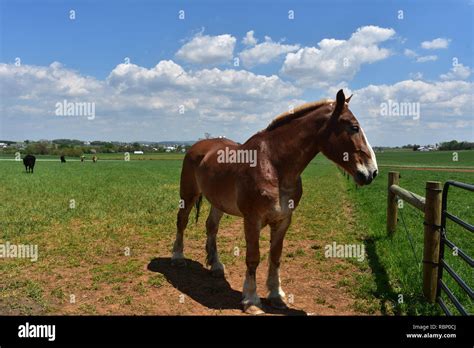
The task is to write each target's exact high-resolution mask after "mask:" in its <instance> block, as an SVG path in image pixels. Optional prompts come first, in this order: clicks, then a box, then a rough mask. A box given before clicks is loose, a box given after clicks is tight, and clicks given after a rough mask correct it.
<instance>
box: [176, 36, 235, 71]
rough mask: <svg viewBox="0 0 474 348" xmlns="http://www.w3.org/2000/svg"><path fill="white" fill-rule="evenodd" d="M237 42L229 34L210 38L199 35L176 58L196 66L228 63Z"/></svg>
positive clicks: (181, 49) (182, 48) (179, 51)
mask: <svg viewBox="0 0 474 348" xmlns="http://www.w3.org/2000/svg"><path fill="white" fill-rule="evenodd" d="M236 41H237V40H236V39H235V37H233V36H231V35H229V34H223V35H218V36H209V35H202V34H201V33H199V34H197V35H196V36H194V37H193V38H192V39H191V40H190V41H188V42H187V43H185V44H184V45H183V46H182V47H181V48H180V49H179V50H178V52H176V57H177V58H179V59H182V60H183V61H186V62H189V63H195V64H220V63H226V62H229V61H230V60H231V59H232V57H233V53H234V47H235V43H236Z"/></svg>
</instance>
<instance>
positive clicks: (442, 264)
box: [437, 181, 474, 315]
mask: <svg viewBox="0 0 474 348" xmlns="http://www.w3.org/2000/svg"><path fill="white" fill-rule="evenodd" d="M450 186H454V187H458V188H461V189H464V190H468V191H471V192H474V185H471V184H466V183H462V182H458V181H447V182H446V183H445V184H444V189H443V200H442V208H441V209H442V215H441V244H440V248H439V267H438V272H439V273H438V287H437V302H438V303H439V305H440V306H441V308H442V309H443V311H444V312H445V313H446V315H453V314H452V313H451V311H450V310H449V308H448V307H447V306H446V303H445V302H444V301H443V299H442V298H441V292H442V291H444V292H445V293H446V295H447V296H448V298H449V299H450V300H451V302H452V303H453V305H454V306H455V307H456V309H457V310H458V311H459V312H460V313H461V314H462V315H470V313H468V312H467V311H466V309H465V308H464V306H463V305H462V304H461V303H460V302H459V300H458V298H457V297H456V296H455V295H454V293H453V292H452V291H451V290H450V289H449V288H448V287H447V286H446V283H445V282H443V279H442V277H443V270H446V272H447V273H448V274H449V275H450V276H451V277H452V278H453V279H454V280H455V281H456V282H457V283H458V284H459V286H460V287H461V288H462V289H463V290H464V291H465V292H466V293H467V294H468V295H469V297H470V298H471V300H474V292H473V290H472V289H471V288H470V287H469V285H468V284H467V283H466V282H465V281H464V280H463V279H462V278H461V277H460V276H459V274H457V273H456V271H454V269H453V268H452V267H451V266H450V265H449V264H448V263H447V262H446V260H445V259H444V249H445V247H446V246H447V247H449V248H450V249H452V250H453V251H455V252H457V255H458V256H459V257H461V259H462V260H464V261H465V262H467V264H468V265H469V266H470V267H471V269H473V272H474V260H473V259H472V257H470V256H469V255H467V254H466V253H465V252H464V251H463V250H461V249H460V248H459V247H457V246H456V245H455V244H454V243H453V242H452V241H450V240H449V239H448V238H447V233H446V221H447V219H449V220H451V221H453V222H455V223H456V224H458V225H460V226H462V227H463V228H465V229H466V230H468V231H470V232H471V233H474V225H471V224H470V223H468V222H466V221H463V220H461V219H460V218H458V217H457V216H455V215H453V214H451V213H450V212H448V210H447V204H448V190H449V187H450Z"/></svg>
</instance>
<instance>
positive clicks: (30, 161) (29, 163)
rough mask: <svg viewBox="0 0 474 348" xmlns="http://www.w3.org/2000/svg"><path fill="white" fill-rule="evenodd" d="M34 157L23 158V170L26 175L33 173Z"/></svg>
mask: <svg viewBox="0 0 474 348" xmlns="http://www.w3.org/2000/svg"><path fill="white" fill-rule="evenodd" d="M35 162H36V157H35V156H33V155H26V156H25V157H23V164H24V165H25V170H26V172H27V173H33V169H34V168H35Z"/></svg>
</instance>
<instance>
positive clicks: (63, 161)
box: [60, 155, 66, 163]
mask: <svg viewBox="0 0 474 348" xmlns="http://www.w3.org/2000/svg"><path fill="white" fill-rule="evenodd" d="M60 158H61V163H66V158H65V157H64V155H62V156H61V157H60Z"/></svg>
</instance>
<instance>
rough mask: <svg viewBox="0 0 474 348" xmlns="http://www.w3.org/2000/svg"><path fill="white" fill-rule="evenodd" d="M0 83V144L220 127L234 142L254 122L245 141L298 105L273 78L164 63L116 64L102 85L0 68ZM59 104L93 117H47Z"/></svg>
mask: <svg viewBox="0 0 474 348" xmlns="http://www.w3.org/2000/svg"><path fill="white" fill-rule="evenodd" d="M0 81H1V86H0V87H1V88H0V99H1V100H2V102H1V108H2V116H3V122H4V129H5V130H7V129H8V133H7V134H0V138H2V137H5V136H6V137H7V138H9V137H10V136H12V134H23V133H22V132H25V130H28V132H29V135H27V134H25V136H24V137H22V136H18V135H17V137H18V138H20V139H21V138H26V137H29V138H34V136H35V135H36V134H39V133H38V132H42V133H41V135H40V137H42V138H48V137H52V138H54V137H56V138H60V137H77V138H82V139H91V138H92V139H98V138H103V139H110V140H112V139H117V140H119V139H123V140H134V139H135V140H137V139H142V140H146V139H154V140H159V139H170V138H174V139H177V138H178V139H183V136H184V137H186V136H185V135H183V134H184V133H183V132H185V131H186V129H187V130H188V131H189V132H190V135H189V136H188V138H189V139H195V138H197V135H196V132H199V133H198V134H203V133H204V131H207V130H208V131H210V132H211V133H213V134H217V133H218V132H219V133H221V132H222V127H223V125H227V126H228V127H229V129H230V130H229V132H228V134H227V136H228V137H230V138H233V137H234V138H235V137H239V139H238V140H241V139H240V137H242V133H244V131H243V130H242V127H241V126H242V125H243V124H249V123H255V125H254V126H253V127H252V129H250V130H249V134H245V136H249V135H251V134H252V133H254V132H255V127H257V129H258V128H260V127H261V128H263V127H264V126H265V125H266V124H267V123H268V122H269V120H270V119H271V118H272V117H274V116H275V115H277V114H279V113H281V112H282V111H285V110H287V109H288V105H290V104H293V105H297V104H298V103H300V102H301V101H300V100H297V99H296V98H297V97H298V96H299V95H300V94H301V92H302V91H301V90H300V89H298V88H296V87H295V86H293V85H292V84H291V83H289V82H285V81H282V80H281V79H280V78H279V77H278V76H275V75H272V76H265V75H257V74H254V73H252V72H249V71H246V70H233V69H226V70H221V69H217V68H213V69H201V70H196V71H191V70H189V71H187V70H185V69H183V68H182V67H181V66H180V65H179V64H176V63H175V62H173V61H171V60H166V61H160V62H159V63H158V64H157V65H156V66H154V67H152V68H150V69H148V68H145V67H141V66H137V65H134V64H119V65H117V66H116V67H115V68H114V69H113V70H112V71H111V72H110V74H109V76H108V77H107V78H106V79H105V80H97V79H94V78H90V77H84V76H81V75H80V74H78V73H77V72H74V71H72V70H70V69H67V68H65V67H63V66H61V65H59V64H56V63H55V64H53V65H51V66H49V67H48V66H46V67H36V66H28V65H23V66H20V67H16V66H15V65H12V64H0ZM63 99H67V100H68V101H70V102H74V101H78V102H94V103H96V118H95V119H94V120H93V121H87V120H86V119H85V118H78V117H76V118H64V117H63V118H61V117H57V116H55V115H54V108H55V104H56V103H57V102H62V100H63ZM180 105H183V106H184V109H185V113H184V114H183V115H181V114H179V107H180ZM216 121H220V122H216ZM25 125H28V127H26V128H25ZM244 128H245V127H244ZM40 129H41V130H40ZM45 129H46V131H44V130H45ZM201 130H202V131H201ZM37 131H38V132H37ZM5 132H6V131H5ZM44 132H47V133H44ZM133 132H136V133H137V134H136V135H134V134H133ZM245 136H244V137H245Z"/></svg>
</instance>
